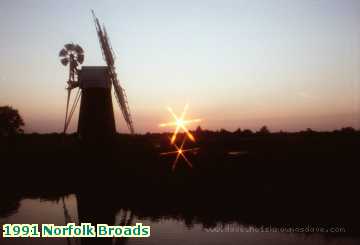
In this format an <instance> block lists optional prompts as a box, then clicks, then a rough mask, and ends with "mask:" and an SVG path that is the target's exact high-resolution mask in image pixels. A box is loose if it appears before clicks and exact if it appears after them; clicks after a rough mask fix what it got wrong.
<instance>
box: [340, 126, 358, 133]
mask: <svg viewBox="0 0 360 245" xmlns="http://www.w3.org/2000/svg"><path fill="white" fill-rule="evenodd" d="M340 132H341V133H348V134H352V133H355V132H356V130H355V129H354V128H353V127H345V128H342V129H341V130H340Z"/></svg>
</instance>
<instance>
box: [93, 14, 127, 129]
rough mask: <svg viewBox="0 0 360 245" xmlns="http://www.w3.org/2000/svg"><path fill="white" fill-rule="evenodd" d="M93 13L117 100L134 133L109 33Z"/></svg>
mask: <svg viewBox="0 0 360 245" xmlns="http://www.w3.org/2000/svg"><path fill="white" fill-rule="evenodd" d="M92 15H93V18H94V22H95V27H96V32H97V34H98V37H99V42H100V46H101V50H102V54H103V57H104V59H105V61H106V64H107V66H108V72H109V77H110V80H111V82H112V84H113V86H114V90H115V97H116V100H117V102H118V104H119V106H120V109H121V112H122V114H123V117H124V119H125V122H126V124H127V126H128V128H129V130H130V132H131V133H132V134H133V133H134V124H133V121H132V119H131V114H130V109H129V105H128V102H127V97H126V94H125V90H124V89H123V88H122V87H121V86H120V83H119V80H118V78H117V74H116V71H115V66H114V63H115V62H114V55H113V51H112V49H111V46H110V42H109V39H108V35H107V33H106V30H105V27H104V26H103V28H101V26H100V23H99V20H98V18H97V17H96V16H95V13H94V11H93V10H92Z"/></svg>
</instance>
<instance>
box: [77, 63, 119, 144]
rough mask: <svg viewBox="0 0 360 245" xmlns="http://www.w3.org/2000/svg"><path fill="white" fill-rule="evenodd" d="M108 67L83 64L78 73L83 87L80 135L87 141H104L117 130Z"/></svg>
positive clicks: (79, 124)
mask: <svg viewBox="0 0 360 245" xmlns="http://www.w3.org/2000/svg"><path fill="white" fill-rule="evenodd" d="M107 69H108V68H107V66H83V67H82V68H81V70H80V71H79V73H78V77H79V87H80V89H81V101H80V112H79V121H78V135H79V137H80V138H81V139H83V140H85V141H102V140H104V139H108V138H111V137H112V136H114V135H115V132H116V130H115V120H114V111H113V106H112V99H111V81H110V79H109V75H108V71H107Z"/></svg>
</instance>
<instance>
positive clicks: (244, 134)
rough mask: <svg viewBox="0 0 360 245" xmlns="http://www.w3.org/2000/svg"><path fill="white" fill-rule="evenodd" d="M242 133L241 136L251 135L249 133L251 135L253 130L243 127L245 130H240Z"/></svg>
mask: <svg viewBox="0 0 360 245" xmlns="http://www.w3.org/2000/svg"><path fill="white" fill-rule="evenodd" d="M242 135H243V136H251V135H253V132H252V131H251V130H250V129H245V130H244V131H243V132H242Z"/></svg>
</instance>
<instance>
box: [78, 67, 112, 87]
mask: <svg viewBox="0 0 360 245" xmlns="http://www.w3.org/2000/svg"><path fill="white" fill-rule="evenodd" d="M79 82H80V88H82V89H86V88H107V89H110V88H111V81H110V78H109V75H108V67H107V66H82V67H81V70H80V71H79Z"/></svg>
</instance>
